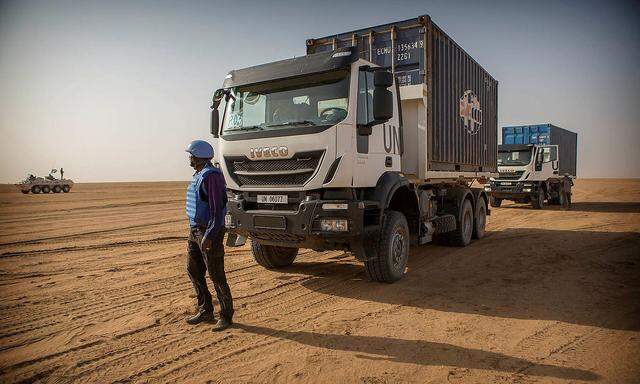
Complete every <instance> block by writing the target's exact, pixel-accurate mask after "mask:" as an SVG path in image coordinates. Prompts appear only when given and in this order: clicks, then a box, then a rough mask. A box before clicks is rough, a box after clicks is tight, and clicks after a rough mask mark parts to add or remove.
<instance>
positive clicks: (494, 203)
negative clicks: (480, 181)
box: [489, 196, 502, 208]
mask: <svg viewBox="0 0 640 384" xmlns="http://www.w3.org/2000/svg"><path fill="white" fill-rule="evenodd" d="M489 204H491V206H492V207H493V208H498V207H500V205H502V199H498V198H496V197H493V196H491V197H489Z"/></svg>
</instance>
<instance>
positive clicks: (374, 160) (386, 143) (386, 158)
mask: <svg viewBox="0 0 640 384" xmlns="http://www.w3.org/2000/svg"><path fill="white" fill-rule="evenodd" d="M374 70H375V68H370V67H368V66H363V67H360V69H359V71H358V100H357V112H356V125H357V127H358V128H357V129H356V154H355V164H354V174H353V184H354V187H371V186H375V185H376V183H377V181H378V179H379V178H380V176H381V175H382V174H383V173H384V172H387V171H398V172H399V171H400V165H401V164H400V155H401V153H402V133H401V132H400V129H401V128H400V118H399V104H398V100H399V99H398V98H399V95H398V93H397V87H396V86H395V83H394V85H393V86H391V87H390V88H389V90H390V91H392V93H393V97H394V100H395V101H396V102H395V103H394V105H393V117H392V118H391V119H389V121H387V122H386V123H383V124H377V125H374V126H372V127H371V128H370V129H371V132H370V133H369V132H367V128H366V127H364V125H365V124H366V122H367V121H371V120H373V88H374V86H373V71H374Z"/></svg>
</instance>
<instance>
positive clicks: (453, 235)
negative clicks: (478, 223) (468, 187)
mask: <svg viewBox="0 0 640 384" xmlns="http://www.w3.org/2000/svg"><path fill="white" fill-rule="evenodd" d="M457 224H458V225H457V227H456V230H455V231H453V232H449V233H447V237H448V240H449V244H451V245H455V246H458V247H466V246H467V245H469V243H470V242H471V237H472V235H473V226H474V222H473V207H472V206H471V202H470V201H469V200H468V199H465V200H464V202H463V203H462V212H461V214H460V219H459V220H458V223H457Z"/></svg>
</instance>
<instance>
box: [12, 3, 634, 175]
mask: <svg viewBox="0 0 640 384" xmlns="http://www.w3.org/2000/svg"><path fill="white" fill-rule="evenodd" d="M423 14H428V15H430V16H431V18H432V19H433V20H434V22H436V23H437V24H438V25H439V26H440V27H442V28H443V29H444V30H445V31H446V32H447V33H448V34H449V35H450V36H451V37H452V38H453V39H454V40H456V41H457V42H458V44H459V45H461V46H462V47H463V48H464V49H465V50H466V51H467V52H468V53H469V54H470V55H471V56H473V57H474V58H475V59H476V60H477V61H478V62H479V63H480V64H481V65H482V66H483V67H484V68H485V69H486V70H487V71H488V72H489V73H490V74H491V75H492V76H493V77H494V78H496V79H497V80H498V81H499V102H498V112H499V116H498V125H499V127H502V126H506V125H518V124H535V123H546V122H549V123H553V124H555V125H558V126H561V127H564V128H567V129H570V130H572V131H575V132H577V133H578V176H579V177H585V178H590V177H636V178H637V177H640V150H639V149H638V146H639V145H638V144H640V123H639V122H640V103H639V102H638V101H637V96H636V94H637V92H638V90H640V71H638V63H640V26H639V24H638V23H637V21H638V20H640V2H637V1H636V2H633V1H631V2H616V1H600V2H593V1H479V0H478V1H469V2H464V1H455V2H452V1H427V0H421V1H380V2H376V1H372V0H370V1H329V0H326V1H305V0H296V1H277V0H271V1H239V0H237V1H190V2H188V1H162V0H158V1H118V0H111V1H91V0H85V1H56V0H51V1H31V0H18V1H2V0H0V183H7V182H16V181H19V180H21V179H23V178H24V177H25V176H26V174H27V173H36V174H41V175H44V174H46V173H47V172H48V171H49V170H50V169H52V168H58V167H64V169H65V176H68V177H69V178H72V179H74V181H76V182H78V181H79V182H98V181H159V180H188V179H189V178H190V177H191V174H192V170H191V169H190V168H189V165H188V161H187V155H186V154H185V152H184V148H185V147H186V145H187V144H188V143H189V142H190V141H191V140H194V139H205V140H206V139H210V134H209V119H210V109H209V105H210V103H211V102H210V100H211V95H212V93H213V91H214V90H215V89H216V88H218V87H220V86H221V84H222V81H223V79H224V76H225V75H226V73H227V72H228V71H229V70H231V69H238V68H243V67H248V66H252V65H257V64H262V63H266V62H270V61H274V60H279V59H285V58H289V57H293V56H302V55H304V54H305V40H306V39H308V38H313V37H322V36H326V35H331V34H336V33H340V32H345V31H350V30H354V29H359V28H366V27H368V26H373V25H378V24H384V23H389V22H394V21H398V20H404V19H409V18H413V17H417V16H419V15H423Z"/></svg>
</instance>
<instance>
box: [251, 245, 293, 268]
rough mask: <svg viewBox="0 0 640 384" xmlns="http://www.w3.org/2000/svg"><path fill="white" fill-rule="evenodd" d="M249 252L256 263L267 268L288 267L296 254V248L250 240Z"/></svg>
mask: <svg viewBox="0 0 640 384" xmlns="http://www.w3.org/2000/svg"><path fill="white" fill-rule="evenodd" d="M251 253H252V254H253V259H254V260H255V261H256V263H258V264H260V265H261V266H263V267H265V268H267V269H277V268H283V267H288V266H290V265H291V264H293V261H294V260H295V259H296V256H298V248H287V247H276V246H275V245H265V244H260V243H258V242H257V241H255V240H253V239H252V240H251Z"/></svg>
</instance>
